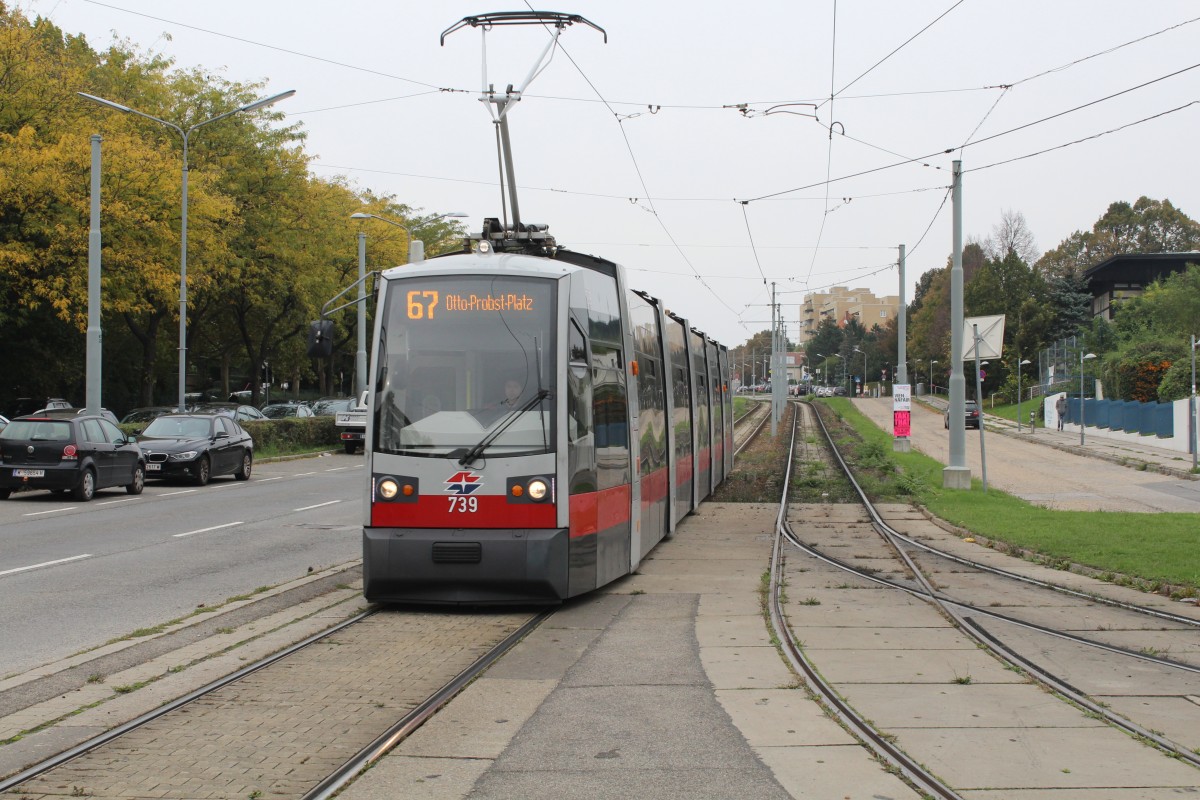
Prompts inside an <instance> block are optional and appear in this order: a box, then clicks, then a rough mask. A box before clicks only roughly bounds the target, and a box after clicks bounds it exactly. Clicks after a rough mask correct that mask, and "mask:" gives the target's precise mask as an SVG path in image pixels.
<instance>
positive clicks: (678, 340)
mask: <svg viewBox="0 0 1200 800" xmlns="http://www.w3.org/2000/svg"><path fill="white" fill-rule="evenodd" d="M687 331H688V327H687V320H685V319H679V318H678V317H672V316H670V315H668V316H667V319H666V329H665V330H664V331H663V338H664V340H665V343H666V353H667V362H668V366H669V369H670V375H669V376H668V379H669V387H670V392H671V418H670V424H671V426H672V428H673V430H674V433H675V436H674V439H675V452H674V453H672V454H671V457H672V458H674V459H675V508H674V510H673V512H672V513H673V514H674V515H675V522H676V523H678V522H679V521H680V520H681V519H683V518H684V517H686V516H687V515H688V514H689V513H690V512H691V511H692V508H693V505H692V499H693V498H692V482H693V479H694V477H695V463H694V459H693V444H694V443H693V441H692V426H693V419H694V415H693V407H692V388H691V385H692V382H691V379H690V377H689V376H690V371H689V369H688V367H689V365H690V361H689V358H688V343H687V337H688V332H687Z"/></svg>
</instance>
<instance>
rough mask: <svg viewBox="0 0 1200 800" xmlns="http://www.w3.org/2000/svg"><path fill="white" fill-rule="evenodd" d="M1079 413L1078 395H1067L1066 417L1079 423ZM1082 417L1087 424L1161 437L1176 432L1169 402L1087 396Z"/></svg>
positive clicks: (1167, 436)
mask: <svg viewBox="0 0 1200 800" xmlns="http://www.w3.org/2000/svg"><path fill="white" fill-rule="evenodd" d="M1079 413H1080V408H1079V398H1078V397H1068V398H1067V415H1066V417H1065V421H1066V422H1069V423H1071V424H1073V425H1078V424H1079V419H1080V417H1079ZM1083 421H1084V422H1085V423H1086V424H1087V425H1088V426H1089V427H1095V428H1108V429H1109V430H1114V431H1125V432H1126V433H1140V434H1142V435H1143V436H1157V437H1158V438H1160V439H1170V438H1171V437H1173V436H1174V435H1175V415H1174V407H1173V405H1172V404H1171V403H1139V402H1137V401H1135V400H1096V399H1095V398H1088V399H1086V400H1085V401H1084V405H1083Z"/></svg>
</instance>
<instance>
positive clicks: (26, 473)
mask: <svg viewBox="0 0 1200 800" xmlns="http://www.w3.org/2000/svg"><path fill="white" fill-rule="evenodd" d="M13 477H14V478H44V477H46V470H44V469H14V470H13Z"/></svg>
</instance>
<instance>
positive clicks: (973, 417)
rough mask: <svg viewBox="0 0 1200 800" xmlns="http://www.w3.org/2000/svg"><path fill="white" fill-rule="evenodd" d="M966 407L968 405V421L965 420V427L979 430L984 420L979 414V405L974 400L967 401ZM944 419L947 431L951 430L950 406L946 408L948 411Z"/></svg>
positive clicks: (943, 416)
mask: <svg viewBox="0 0 1200 800" xmlns="http://www.w3.org/2000/svg"><path fill="white" fill-rule="evenodd" d="M965 405H966V409H965V411H966V419H965V420H963V425H965V426H966V427H968V428H975V429H976V430H978V429H979V423H980V421H981V420H982V419H983V417H982V416H981V415H980V413H979V404H978V403H976V402H975V401H974V400H967V401H966V403H965ZM942 418H943V420H944V421H945V424H946V430H950V407H949V406H947V407H946V411H945V413H944V414H943V415H942Z"/></svg>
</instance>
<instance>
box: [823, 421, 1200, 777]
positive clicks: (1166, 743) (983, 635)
mask: <svg viewBox="0 0 1200 800" xmlns="http://www.w3.org/2000/svg"><path fill="white" fill-rule="evenodd" d="M814 414H816V412H815V410H814ZM816 417H817V422H818V423H819V424H820V426H821V430H822V432H823V433H824V434H825V439H826V442H827V443H828V444H829V449H830V450H831V451H832V452H833V454H834V455H835V456H836V457H837V460H838V463H839V464H841V466H842V469H843V471H844V472H845V474H846V479H847V480H849V481H850V483H851V485H852V486H853V487H854V490H855V492H856V493H857V494H858V496H859V499H860V501H861V502H862V504H863V506H864V507H865V508H866V509H867V512H868V513H869V514H870V516H871V518H872V520H873V523H872V524H873V527H874V528H875V530H876V532H878V533H879V534H880V535H881V536H882V537H883V538H884V540H885V541H886V542H887V543H888V544H889V545H890V546H891V547H892V548H893V549H894V550H895V551H896V553H897V554H898V555H899V557H900V558H901V559H902V560H903V561H904V563H905V564H906V565H907V566H908V568H909V569H910V570H912V572H913V575H914V577H915V578H916V579H917V580H918V581H919V582H920V583H921V584H922V586H923V587H925V588H926V589H927V595H928V598H929V600H930V601H931V602H934V603H936V604H937V605H938V607H939V608H940V609H941V610H942V612H943V613H945V614H946V615H947V616H948V617H949V618H950V619H952V620H953V621H954V622H955V624H956V625H957V626H958V627H959V629H960V630H962V631H963V632H964V633H966V634H967V635H968V636H970V637H971V638H973V639H975V641H976V642H978V643H979V644H981V645H983V646H985V647H987V648H988V649H989V650H991V651H992V652H993V653H995V654H996V655H997V656H998V657H999V658H1001V659H1003V660H1005V661H1007V662H1008V663H1010V664H1011V665H1013V666H1020V667H1021V668H1022V669H1024V670H1025V672H1026V673H1027V674H1028V675H1029V676H1030V677H1032V678H1033V679H1034V680H1036V681H1038V682H1039V683H1041V684H1042V685H1043V686H1046V687H1047V688H1049V689H1051V690H1053V691H1055V692H1058V693H1059V694H1060V695H1062V696H1063V697H1066V698H1067V699H1069V700H1071V701H1072V702H1074V703H1076V704H1077V705H1079V706H1081V707H1082V708H1084V709H1085V710H1087V711H1088V712H1090V713H1092V714H1094V715H1097V716H1100V717H1103V718H1104V719H1105V720H1107V721H1108V723H1109V724H1110V725H1112V726H1113V727H1115V728H1118V729H1120V730H1123V731H1125V732H1127V733H1130V734H1132V735H1134V736H1138V737H1141V738H1143V739H1144V740H1146V741H1149V742H1152V743H1153V744H1155V745H1156V746H1157V747H1159V748H1161V749H1162V750H1164V751H1166V752H1169V753H1171V754H1172V755H1173V756H1175V757H1176V758H1179V759H1180V760H1183V761H1186V762H1188V763H1189V764H1191V765H1192V766H1195V767H1200V754H1197V753H1194V752H1193V751H1191V750H1190V749H1188V748H1186V747H1184V746H1183V745H1180V744H1178V743H1176V742H1173V741H1171V740H1170V739H1167V738H1165V737H1163V736H1161V735H1160V734H1158V733H1155V732H1154V731H1151V730H1149V729H1148V728H1144V727H1142V726H1141V725H1138V724H1137V723H1135V722H1133V721H1131V720H1128V719H1126V718H1124V717H1122V716H1119V715H1118V714H1116V713H1114V712H1113V711H1110V710H1109V709H1108V708H1106V707H1105V706H1102V705H1100V704H1098V703H1095V702H1093V701H1092V699H1091V698H1090V697H1088V696H1087V695H1086V694H1084V693H1083V692H1082V691H1080V690H1078V689H1076V688H1075V687H1074V686H1072V685H1071V684H1069V683H1068V682H1067V681H1065V680H1063V679H1062V678H1060V677H1058V676H1057V675H1054V674H1053V673H1051V672H1049V671H1048V670H1044V669H1042V668H1041V667H1040V666H1038V665H1037V664H1036V663H1034V662H1033V661H1031V660H1029V659H1027V658H1025V657H1024V656H1022V655H1020V654H1019V653H1017V652H1016V651H1015V650H1013V649H1012V648H1010V647H1008V646H1007V645H1006V644H1004V642H1003V641H1002V640H1000V639H999V638H997V637H996V636H995V635H993V634H990V633H988V632H986V631H984V630H983V629H982V628H981V627H980V626H979V624H978V623H977V622H976V621H975V620H974V619H972V618H970V617H966V616H963V615H962V614H961V613H960V612H959V611H958V610H956V609H955V608H953V606H956V605H959V604H958V603H957V602H949V603H947V602H942V601H941V600H940V599H939V598H938V596H937V595H938V593H937V592H936V591H934V590H933V587H932V586H930V584H929V582H928V580H927V579H926V578H925V576H924V574H923V573H922V572H921V570H920V569H919V568H918V567H917V565H916V564H915V562H913V561H912V559H911V558H910V557H909V556H908V554H907V553H906V552H904V549H903V548H901V547H900V546H899V545H898V544H897V543H896V541H895V537H894V536H893V534H895V531H894V530H893V529H892V528H891V526H889V525H888V524H887V523H886V522H884V521H883V518H882V517H881V516H880V515H879V512H878V511H877V510H876V509H875V506H874V505H873V504H872V503H871V501H870V499H869V498H868V497H867V495H866V493H865V492H864V491H863V489H862V487H861V486H860V485H859V483H858V481H857V480H856V479H855V478H854V474H853V472H852V471H851V469H850V467H849V466H848V465H847V464H846V462H845V460H844V459H843V458H842V456H841V453H839V452H838V450H837V447H836V446H835V444H834V442H833V437H832V436H831V435H830V434H829V430H828V429H827V428H826V427H825V422H824V421H823V420H822V419H821V415H820V414H816ZM933 552H936V550H935V551H933ZM859 574H861V573H859ZM996 574H1001V575H1003V574H1006V573H1004V571H1003V570H999V571H997V572H996ZM864 577H866V576H864ZM1047 588H1051V589H1052V588H1054V587H1053V585H1048V586H1047ZM1089 599H1090V598H1089ZM1116 605H1118V606H1119V607H1122V608H1125V606H1124V605H1121V604H1116ZM1138 608H1140V607H1139V606H1130V607H1129V610H1137V609H1138Z"/></svg>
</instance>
